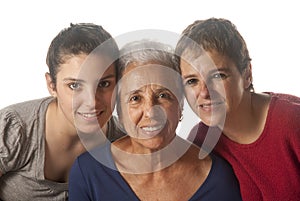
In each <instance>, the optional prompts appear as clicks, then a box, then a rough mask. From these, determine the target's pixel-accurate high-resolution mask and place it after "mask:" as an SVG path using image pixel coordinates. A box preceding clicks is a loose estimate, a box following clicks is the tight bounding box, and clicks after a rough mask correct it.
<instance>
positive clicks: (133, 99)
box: [129, 96, 141, 102]
mask: <svg viewBox="0 0 300 201" xmlns="http://www.w3.org/2000/svg"><path fill="white" fill-rule="evenodd" d="M140 99H141V97H140V96H132V97H130V99H129V102H137V101H139V100H140Z"/></svg>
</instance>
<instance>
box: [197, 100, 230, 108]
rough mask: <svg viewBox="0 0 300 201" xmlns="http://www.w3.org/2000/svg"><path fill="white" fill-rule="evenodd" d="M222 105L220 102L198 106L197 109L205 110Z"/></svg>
mask: <svg viewBox="0 0 300 201" xmlns="http://www.w3.org/2000/svg"><path fill="white" fill-rule="evenodd" d="M222 104H224V103H223V102H221V101H220V102H213V103H205V104H200V105H199V107H200V108H203V109H205V108H211V107H214V106H218V105H222Z"/></svg>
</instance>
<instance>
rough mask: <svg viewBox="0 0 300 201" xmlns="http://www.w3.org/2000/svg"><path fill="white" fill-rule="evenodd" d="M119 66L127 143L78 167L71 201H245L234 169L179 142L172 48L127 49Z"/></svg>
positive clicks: (83, 159)
mask: <svg viewBox="0 0 300 201" xmlns="http://www.w3.org/2000/svg"><path fill="white" fill-rule="evenodd" d="M119 65H120V69H121V75H122V78H121V81H120V82H121V84H120V85H119V86H120V88H119V90H120V91H119V94H118V106H117V110H118V115H119V118H120V122H121V123H122V125H123V127H124V129H125V131H126V133H127V134H128V135H127V136H126V137H124V138H121V139H119V140H117V141H115V142H114V143H113V144H112V146H111V145H110V144H109V143H108V144H106V145H105V146H102V147H99V148H97V149H95V150H93V151H91V152H90V153H85V154H83V155H81V156H80V157H79V158H78V159H77V160H76V161H75V163H74V165H73V167H72V170H71V175H70V200H81V201H84V200H220V199H222V200H240V193H239V187H238V183H237V182H236V179H235V176H234V174H233V172H232V170H231V168H230V166H228V164H227V163H225V161H223V160H221V159H220V158H218V157H216V156H213V155H212V156H208V157H206V158H204V159H199V158H198V153H199V148H198V147H196V146H194V145H192V144H190V143H189V142H187V141H185V140H183V139H181V138H180V137H178V136H177V135H176V128H177V125H178V123H179V121H180V118H181V112H182V106H183V105H182V101H183V94H182V86H181V77H180V74H179V69H178V65H177V63H176V59H175V57H174V56H173V53H172V50H171V49H170V47H168V46H166V45H164V44H161V43H158V42H153V41H145V40H142V41H137V42H133V43H130V44H128V45H126V46H125V47H123V48H122V50H121V56H120V59H119ZM103 159H105V160H103Z"/></svg>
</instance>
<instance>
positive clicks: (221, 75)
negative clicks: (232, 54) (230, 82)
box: [211, 72, 227, 80]
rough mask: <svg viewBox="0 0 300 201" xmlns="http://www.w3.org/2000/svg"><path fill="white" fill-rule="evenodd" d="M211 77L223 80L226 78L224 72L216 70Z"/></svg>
mask: <svg viewBox="0 0 300 201" xmlns="http://www.w3.org/2000/svg"><path fill="white" fill-rule="evenodd" d="M211 78H212V79H220V80H224V79H226V78H227V75H226V74H225V73H221V72H217V73H214V74H212V76H211Z"/></svg>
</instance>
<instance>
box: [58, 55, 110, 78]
mask: <svg viewBox="0 0 300 201" xmlns="http://www.w3.org/2000/svg"><path fill="white" fill-rule="evenodd" d="M107 73H110V74H115V67H114V64H113V63H112V60H111V59H110V58H109V57H107V56H104V55H94V54H90V55H86V54H79V55H75V56H72V57H69V58H68V59H67V60H66V61H65V63H64V64H61V66H60V70H59V72H58V73H57V74H58V77H59V76H69V77H73V78H78V79H82V80H89V79H99V78H101V77H102V76H103V75H105V74H107Z"/></svg>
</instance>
